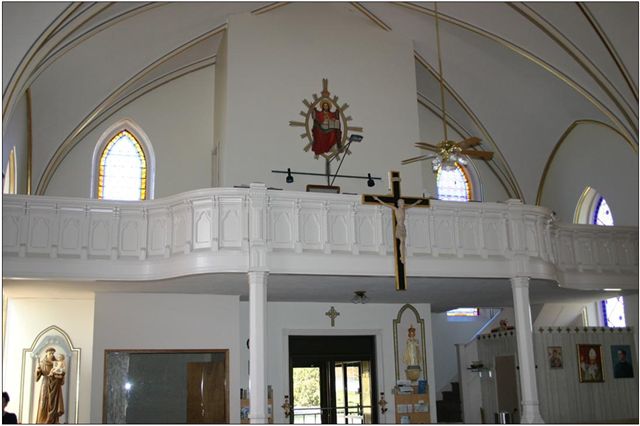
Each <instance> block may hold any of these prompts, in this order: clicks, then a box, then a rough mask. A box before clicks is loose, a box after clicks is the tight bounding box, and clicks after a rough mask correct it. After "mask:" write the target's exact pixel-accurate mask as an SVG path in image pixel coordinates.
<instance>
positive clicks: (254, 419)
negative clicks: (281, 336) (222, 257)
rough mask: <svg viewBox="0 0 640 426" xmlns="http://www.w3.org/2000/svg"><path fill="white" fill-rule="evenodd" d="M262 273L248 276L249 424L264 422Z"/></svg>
mask: <svg viewBox="0 0 640 426" xmlns="http://www.w3.org/2000/svg"><path fill="white" fill-rule="evenodd" d="M268 275H269V273H268V272H264V271H251V272H249V339H250V340H249V369H250V371H249V382H250V385H249V398H250V400H251V411H250V414H249V418H250V419H251V423H263V424H264V423H268V421H267V371H266V353H267V348H266V342H267V339H266V334H267V277H268Z"/></svg>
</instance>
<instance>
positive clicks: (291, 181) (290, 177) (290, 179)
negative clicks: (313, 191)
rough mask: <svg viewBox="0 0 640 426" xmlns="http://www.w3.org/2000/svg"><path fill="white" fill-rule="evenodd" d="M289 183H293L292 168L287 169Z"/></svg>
mask: <svg viewBox="0 0 640 426" xmlns="http://www.w3.org/2000/svg"><path fill="white" fill-rule="evenodd" d="M286 181H287V183H293V176H291V169H287V179H286Z"/></svg>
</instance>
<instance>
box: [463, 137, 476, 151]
mask: <svg viewBox="0 0 640 426" xmlns="http://www.w3.org/2000/svg"><path fill="white" fill-rule="evenodd" d="M479 143H480V138H477V137H475V136H472V137H470V138H467V139H465V140H463V141H462V142H460V143H458V146H459V147H460V148H462V149H464V148H469V147H472V146H476V145H478V144H479Z"/></svg>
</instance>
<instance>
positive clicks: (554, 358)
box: [547, 346, 564, 369]
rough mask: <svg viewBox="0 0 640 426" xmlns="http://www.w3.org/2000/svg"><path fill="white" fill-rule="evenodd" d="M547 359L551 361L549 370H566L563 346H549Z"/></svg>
mask: <svg viewBox="0 0 640 426" xmlns="http://www.w3.org/2000/svg"><path fill="white" fill-rule="evenodd" d="M547 359H548V360H549V368H551V369H555V368H564V367H563V365H564V363H563V360H562V346H547Z"/></svg>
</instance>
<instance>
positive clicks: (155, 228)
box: [147, 208, 169, 256]
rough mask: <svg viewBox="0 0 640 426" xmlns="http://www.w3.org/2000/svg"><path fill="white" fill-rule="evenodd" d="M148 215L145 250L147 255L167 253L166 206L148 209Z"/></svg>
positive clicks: (167, 217) (167, 218) (167, 220)
mask: <svg viewBox="0 0 640 426" xmlns="http://www.w3.org/2000/svg"><path fill="white" fill-rule="evenodd" d="M148 215H149V225H148V231H147V240H148V241H147V250H148V252H149V256H165V255H168V248H169V211H168V210H167V209H166V208H158V209H150V210H149V213H148Z"/></svg>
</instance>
